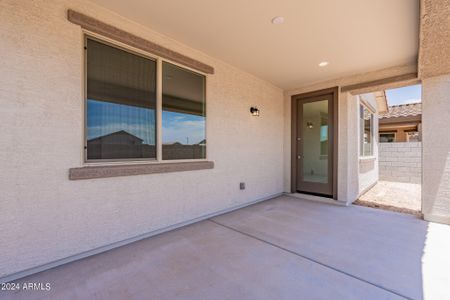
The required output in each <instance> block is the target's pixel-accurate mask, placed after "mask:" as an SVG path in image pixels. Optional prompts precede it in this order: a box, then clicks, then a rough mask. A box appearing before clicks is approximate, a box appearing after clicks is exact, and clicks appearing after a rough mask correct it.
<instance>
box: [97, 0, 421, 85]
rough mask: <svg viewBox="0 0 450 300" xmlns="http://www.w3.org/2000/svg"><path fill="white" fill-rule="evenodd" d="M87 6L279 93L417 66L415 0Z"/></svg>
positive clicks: (107, 2)
mask: <svg viewBox="0 0 450 300" xmlns="http://www.w3.org/2000/svg"><path fill="white" fill-rule="evenodd" d="M93 2H95V3H97V4H99V5H101V6H103V7H105V8H108V9H110V10H112V11H115V12H116V13H118V14H120V15H122V16H124V17H126V18H129V19H131V20H133V21H135V22H138V23H140V24H142V25H145V26H147V27H149V28H151V29H154V30H156V31H158V32H160V33H163V34H165V35H167V36H169V37H171V38H173V39H176V40H178V41H180V42H182V43H184V44H186V45H188V46H191V47H193V48H196V49H199V50H201V51H203V52H205V53H207V54H209V55H211V56H214V57H216V58H220V59H222V60H223V61H226V62H228V63H230V64H232V65H234V66H236V67H238V68H241V69H243V70H246V71H248V72H250V73H252V74H254V75H256V76H258V77H261V78H263V79H266V80H268V81H270V82H272V83H274V84H275V85H277V86H279V87H281V88H284V89H290V88H296V87H299V86H301V85H305V84H308V83H312V82H316V81H322V80H327V79H332V78H337V77H341V76H345V75H350V74H355V73H362V72H369V71H373V70H378V69H382V68H386V67H391V66H396V65H402V64H413V63H416V61H417V55H418V39H419V38H418V36H419V33H418V32H419V1H418V0H396V1H392V0H378V1H373V0H344V1H335V0H314V1H313V0H284V1H279V0H276V1H275V0H252V1H238V0H230V1H208V0H192V1H166V0H153V1H147V0H129V1H121V0H93ZM275 16H283V17H284V18H285V22H284V23H283V24H279V25H274V24H272V23H271V19H272V18H273V17H275ZM322 61H328V62H329V65H328V66H326V67H322V68H321V67H319V66H318V64H319V63H320V62H322Z"/></svg>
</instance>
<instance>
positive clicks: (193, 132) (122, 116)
mask: <svg viewBox="0 0 450 300" xmlns="http://www.w3.org/2000/svg"><path fill="white" fill-rule="evenodd" d="M87 104H88V111H87V114H88V119H87V120H88V124H87V127H88V137H87V138H88V140H89V139H92V138H96V137H99V136H102V135H107V134H110V133H113V132H117V131H120V130H125V131H126V132H128V133H131V134H133V135H135V136H137V137H139V138H141V139H143V140H144V143H146V144H150V145H154V144H155V111H154V110H153V109H149V108H143V107H137V106H130V105H123V104H116V103H110V102H103V101H96V100H92V99H89V100H88V103H87ZM162 127H163V128H162V141H163V144H172V143H174V142H179V143H182V144H190V145H192V144H197V143H199V142H201V141H203V140H204V139H205V117H202V116H196V115H190V114H182V113H176V112H169V111H163V113H162Z"/></svg>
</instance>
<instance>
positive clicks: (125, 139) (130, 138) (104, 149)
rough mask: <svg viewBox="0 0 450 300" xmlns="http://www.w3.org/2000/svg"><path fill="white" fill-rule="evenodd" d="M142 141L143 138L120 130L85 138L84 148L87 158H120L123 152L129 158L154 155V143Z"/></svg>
mask: <svg viewBox="0 0 450 300" xmlns="http://www.w3.org/2000/svg"><path fill="white" fill-rule="evenodd" d="M143 142H144V140H143V139H141V138H139V137H137V136H135V135H132V134H131V133H128V132H126V131H125V130H120V131H116V132H113V133H110V134H106V135H102V136H99V137H96V138H92V139H90V140H87V149H86V150H87V154H88V155H89V156H88V157H89V159H120V158H121V157H122V156H123V155H124V153H126V155H127V156H128V157H129V158H140V157H151V156H152V155H153V156H154V154H155V145H149V144H145V143H143Z"/></svg>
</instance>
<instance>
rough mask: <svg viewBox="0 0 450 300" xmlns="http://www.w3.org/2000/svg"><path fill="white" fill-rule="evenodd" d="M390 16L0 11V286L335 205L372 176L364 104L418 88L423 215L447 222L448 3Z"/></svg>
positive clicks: (373, 148) (82, 3)
mask: <svg viewBox="0 0 450 300" xmlns="http://www.w3.org/2000/svg"><path fill="white" fill-rule="evenodd" d="M328 2H329V3H330V4H331V3H332V2H333V1H328ZM375 2H376V3H375ZM393 2H394V1H387V0H383V1H364V5H359V4H358V5H355V2H354V1H342V2H339V5H337V6H335V7H332V8H333V9H334V8H336V9H337V10H336V13H334V10H333V9H326V16H325V15H324V6H323V3H322V2H320V1H317V3H316V1H289V5H292V6H293V7H292V8H291V9H290V12H295V13H294V14H290V16H292V17H291V19H290V20H289V22H286V23H285V24H275V23H274V24H272V23H271V22H270V18H269V19H268V17H270V15H268V13H267V12H268V11H269V12H270V11H273V12H274V13H275V12H277V13H278V9H279V8H280V6H279V4H278V2H277V1H267V3H265V5H263V6H264V7H263V6H261V7H263V8H264V9H262V8H261V9H259V6H258V5H257V4H255V3H253V4H246V5H242V6H240V7H239V9H236V6H235V3H232V2H230V3H229V2H227V1H220V9H219V10H218V9H217V3H215V2H214V3H213V2H211V1H200V2H199V3H197V4H196V5H192V3H191V2H189V1H177V2H176V3H175V2H173V1H161V0H155V1H136V0H129V1H126V2H124V1H99V0H96V1H87V0H70V1H69V0H58V1H56V0H45V1H44V0H35V1H25V0H22V1H18V0H3V1H0V23H1V26H0V37H1V42H0V53H1V54H2V55H1V56H2V60H1V64H0V70H1V72H0V74H1V75H0V119H1V120H2V125H1V126H0V136H1V138H2V148H1V150H0V170H1V172H0V174H1V175H0V179H1V180H0V191H1V192H0V207H1V208H2V209H1V214H2V216H1V217H0V224H1V228H2V230H1V232H0V240H1V241H2V246H1V247H2V248H1V255H0V279H1V280H14V279H16V278H18V277H21V276H24V275H26V274H30V273H33V272H36V271H37V270H44V269H46V268H48V267H50V266H55V265H58V264H61V263H62V262H68V261H70V260H75V259H78V258H80V257H85V256H88V255H91V254H93V253H99V252H101V251H105V250H107V249H111V248H113V247H116V246H118V245H123V244H125V243H128V242H130V241H132V240H137V239H141V238H143V237H146V236H151V235H153V234H155V233H157V232H158V233H159V232H162V231H165V230H169V229H173V228H175V227H178V226H182V225H184V224H188V223H191V222H194V221H198V220H201V219H205V218H209V217H211V216H212V215H216V214H219V213H224V212H226V211H230V210H233V209H236V208H239V207H243V206H246V205H250V204H252V203H255V202H258V201H263V200H266V199H269V198H272V197H274V196H278V195H281V194H283V193H292V194H295V195H296V196H300V197H303V198H314V199H317V197H319V199H320V201H325V202H329V203H332V204H340V205H343V206H346V205H350V204H351V203H352V202H353V201H355V200H356V199H357V198H358V196H359V195H360V194H361V192H362V191H364V190H366V189H367V188H369V187H370V186H371V185H373V184H374V183H376V181H377V180H378V171H377V168H378V134H377V133H378V114H379V113H381V112H383V111H384V110H386V108H387V107H386V104H385V100H383V97H384V96H383V94H382V92H381V94H380V92H379V91H383V90H386V89H388V88H394V87H401V86H407V85H412V84H418V83H422V90H423V99H422V100H423V103H424V110H423V115H422V117H423V119H424V124H427V126H426V127H424V128H423V133H422V134H423V137H424V139H423V140H424V142H423V166H424V170H423V173H424V176H423V186H422V187H423V189H422V191H423V213H424V217H425V219H427V220H433V221H438V222H442V223H450V194H449V193H448V192H446V191H448V190H450V180H449V178H448V177H449V174H450V164H449V158H448V153H449V151H450V139H446V138H443V137H446V136H448V131H449V122H448V116H449V115H450V93H449V92H448V91H449V90H450V59H449V57H448V56H446V55H447V54H448V53H450V36H449V35H448V26H447V25H449V20H448V18H447V15H446V14H445V10H444V9H441V8H442V7H443V6H444V5H445V4H446V3H445V0H435V1H432V2H433V3H432V4H431V1H423V3H422V4H423V5H422V9H421V12H422V16H421V18H422V20H424V19H425V18H424V15H426V22H419V15H418V12H419V9H418V7H419V6H418V3H415V4H414V3H413V4H411V2H413V1H400V2H399V3H397V2H396V3H395V4H392V3H393ZM358 3H359V2H358ZM374 3H375V4H374ZM269 4H270V5H269ZM266 5H268V6H267V7H266ZM287 5H288V4H287ZM198 6H201V7H198ZM305 6H307V7H306V8H305ZM174 8H176V10H175V9H174ZM256 8H258V9H256ZM286 9H289V8H286ZM286 9H285V10H286ZM296 14H298V16H297V17H294V16H295V15H296ZM386 14H390V16H395V18H394V17H386V18H385V20H383V22H380V18H379V16H380V15H386ZM324 16H325V17H324ZM398 16H400V17H398ZM355 24H358V26H355ZM435 24H439V26H435V27H430V26H434V25H435ZM274 26H278V27H274ZM419 26H420V32H421V34H420V37H422V38H421V39H420V40H419V34H418V29H419ZM169 36H170V37H169ZM423 37H426V38H423ZM375 41H376V44H377V45H381V46H380V47H383V51H379V49H378V48H377V47H374V42H375ZM435 41H440V42H439V43H435ZM393 42H395V43H396V44H395V45H392V43H393ZM386 44H389V45H390V46H392V47H385V46H386ZM416 45H419V47H420V48H416ZM419 50H420V56H419V60H417V59H416V58H417V57H418V53H419ZM325 59H329V60H330V62H329V66H328V67H327V66H326V65H327V64H328V62H326V61H323V60H325ZM331 60H333V61H331ZM319 63H320V64H319ZM405 63H408V64H405ZM255 109H257V111H258V113H257V114H253V113H251V111H253V112H254V111H255ZM174 121H176V122H174ZM173 124H176V125H173ZM111 128H114V132H113V133H111V134H109V135H105V136H101V137H97V135H90V132H110V129H111ZM111 131H112V129H111ZM136 132H139V134H137V133H136ZM167 132H169V133H173V132H176V133H180V132H181V133H180V134H179V135H178V137H181V138H184V137H188V136H195V137H196V138H195V140H194V139H192V138H191V139H190V140H191V142H197V141H200V142H199V143H198V144H194V145H191V144H189V142H186V144H189V145H183V144H182V143H181V142H183V143H184V140H183V141H181V142H180V141H179V140H178V141H175V140H173V139H170V140H169V139H167V140H165V139H166V138H167V135H165V133H167ZM192 132H195V134H192V135H191V133H192ZM135 133H136V134H135ZM89 136H96V138H94V139H89V140H88V138H87V137H89ZM144 136H145V138H144ZM206 141H207V143H206ZM56 142H57V143H56ZM173 142H176V143H173ZM153 143H154V145H153ZM150 144H152V145H150ZM242 183H243V184H242ZM242 187H244V188H242ZM343 209H345V208H343ZM328 221H329V220H317V224H320V223H323V222H328ZM354 225H355V224H353V223H352V220H351V219H349V220H348V226H354ZM319 231H320V230H319ZM405 232H406V231H405ZM313 234H317V233H313ZM330 251H333V250H332V249H331V248H330Z"/></svg>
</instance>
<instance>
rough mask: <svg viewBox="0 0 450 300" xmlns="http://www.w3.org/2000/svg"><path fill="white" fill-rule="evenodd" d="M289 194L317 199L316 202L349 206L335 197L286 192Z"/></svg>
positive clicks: (304, 198)
mask: <svg viewBox="0 0 450 300" xmlns="http://www.w3.org/2000/svg"><path fill="white" fill-rule="evenodd" d="M285 194H286V195H287V196H291V197H295V198H299V199H303V200H308V201H316V202H322V203H328V204H334V205H338V206H347V203H345V202H342V201H338V200H335V199H331V198H327V197H321V196H315V195H310V194H303V193H285Z"/></svg>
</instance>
